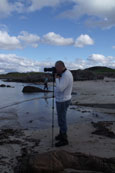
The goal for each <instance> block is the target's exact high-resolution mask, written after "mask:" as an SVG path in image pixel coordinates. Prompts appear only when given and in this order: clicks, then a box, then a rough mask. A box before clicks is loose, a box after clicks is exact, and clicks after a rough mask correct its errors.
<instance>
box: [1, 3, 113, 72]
mask: <svg viewBox="0 0 115 173" xmlns="http://www.w3.org/2000/svg"><path fill="white" fill-rule="evenodd" d="M60 59H61V60H63V61H64V62H65V64H66V66H67V67H68V68H69V69H79V68H80V69H84V68H87V67H90V66H96V65H101V66H108V67H112V68H115V1H114V0H102V1H100V0H95V1H92V0H85V1H84V0H28V1H27V0H26V1H25V0H15V1H14V0H1V1H0V73H6V72H10V71H19V72H26V71H42V70H43V68H44V66H45V67H46V66H47V67H50V66H53V65H54V63H55V61H57V60H60Z"/></svg>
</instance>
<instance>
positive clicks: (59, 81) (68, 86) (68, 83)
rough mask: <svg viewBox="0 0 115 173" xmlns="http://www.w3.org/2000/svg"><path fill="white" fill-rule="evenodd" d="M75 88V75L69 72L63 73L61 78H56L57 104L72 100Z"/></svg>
mask: <svg viewBox="0 0 115 173" xmlns="http://www.w3.org/2000/svg"><path fill="white" fill-rule="evenodd" d="M72 87H73V75H72V73H71V72H70V71H69V70H66V71H64V72H63V73H62V76H61V77H60V78H56V88H55V99H56V101H57V102H64V101H67V100H70V99H71V93H72Z"/></svg>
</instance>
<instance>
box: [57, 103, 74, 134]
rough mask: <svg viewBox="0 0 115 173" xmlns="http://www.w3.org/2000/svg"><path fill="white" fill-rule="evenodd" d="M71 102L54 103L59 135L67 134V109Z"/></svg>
mask: <svg viewBox="0 0 115 173" xmlns="http://www.w3.org/2000/svg"><path fill="white" fill-rule="evenodd" d="M70 102H71V100H67V101H65V102H56V109H57V118H58V126H59V128H60V133H63V134H65V133H67V120H66V119H67V118H66V115H67V109H68V107H69V105H70Z"/></svg>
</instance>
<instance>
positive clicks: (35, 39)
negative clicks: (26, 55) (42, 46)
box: [17, 31, 40, 48]
mask: <svg viewBox="0 0 115 173" xmlns="http://www.w3.org/2000/svg"><path fill="white" fill-rule="evenodd" d="M17 38H18V39H19V40H20V41H22V42H23V44H24V45H31V46H32V47H34V48H36V47H38V43H39V42H40V37H39V36H38V35H35V34H31V33H28V32H26V31H22V32H21V35H19V36H18V37H17Z"/></svg>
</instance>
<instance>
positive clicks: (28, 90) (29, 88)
mask: <svg viewBox="0 0 115 173" xmlns="http://www.w3.org/2000/svg"><path fill="white" fill-rule="evenodd" d="M22 92H23V93H33V92H51V91H48V90H43V89H41V88H38V87H34V86H25V87H24V88H23V90H22Z"/></svg>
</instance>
